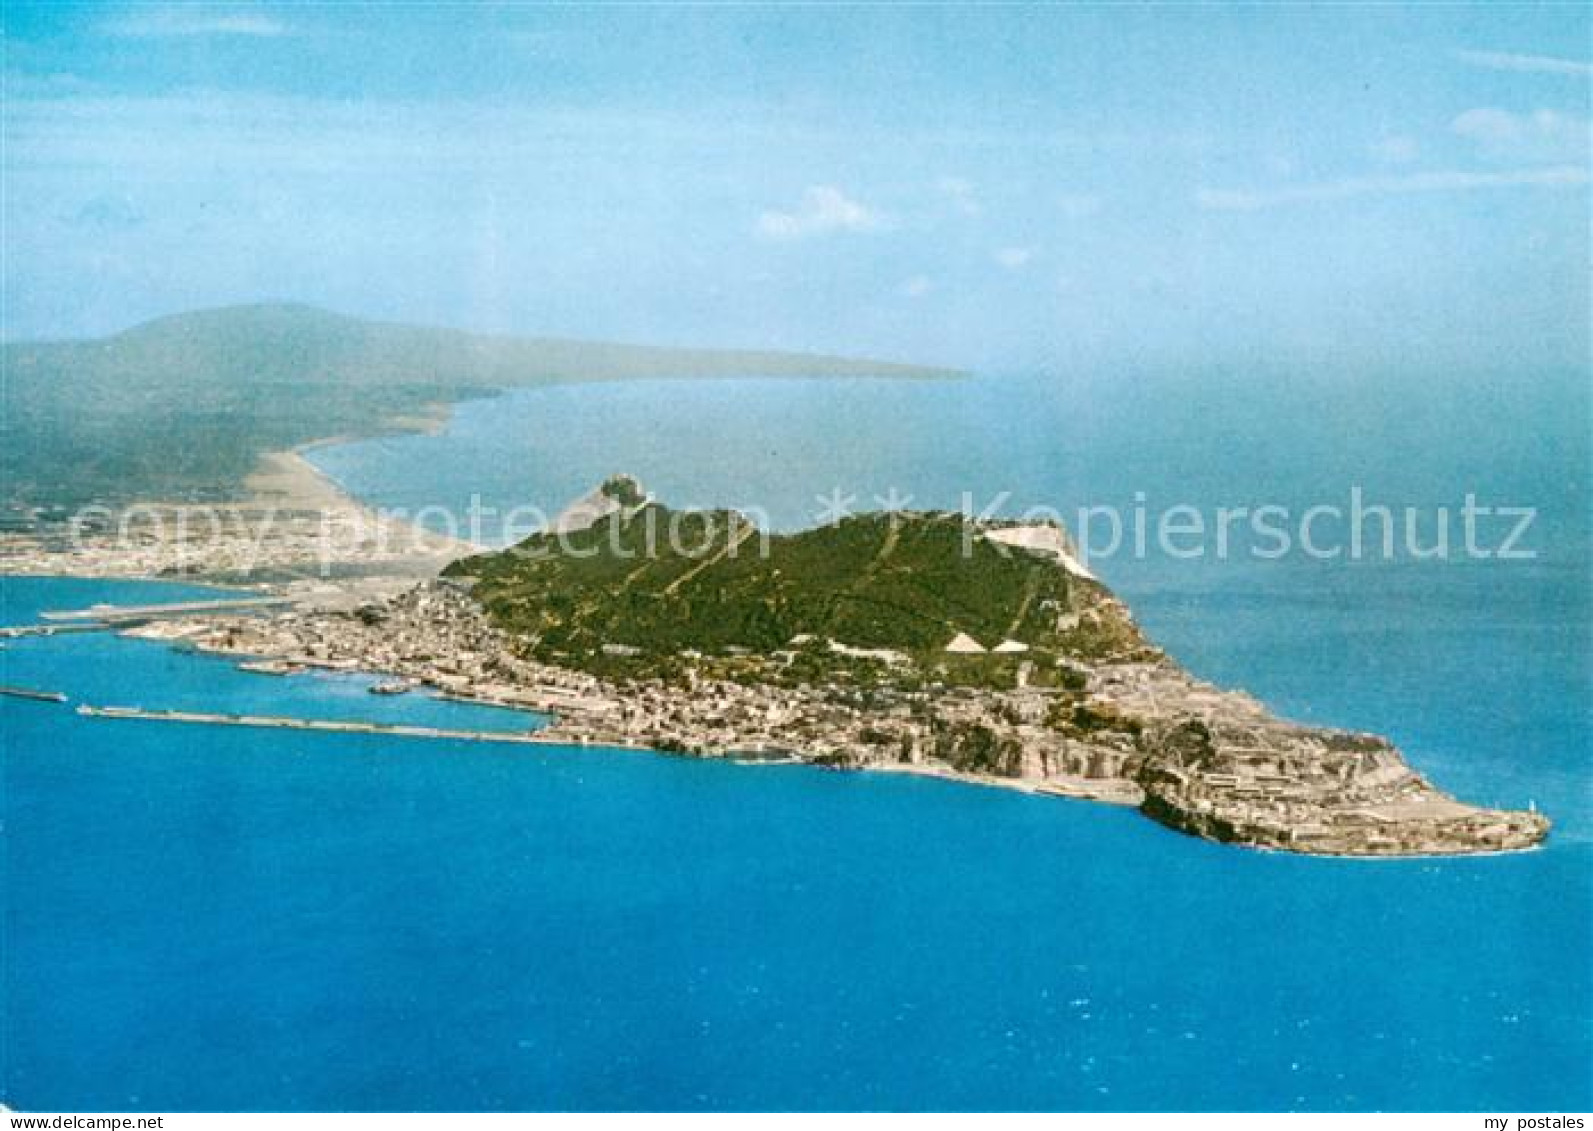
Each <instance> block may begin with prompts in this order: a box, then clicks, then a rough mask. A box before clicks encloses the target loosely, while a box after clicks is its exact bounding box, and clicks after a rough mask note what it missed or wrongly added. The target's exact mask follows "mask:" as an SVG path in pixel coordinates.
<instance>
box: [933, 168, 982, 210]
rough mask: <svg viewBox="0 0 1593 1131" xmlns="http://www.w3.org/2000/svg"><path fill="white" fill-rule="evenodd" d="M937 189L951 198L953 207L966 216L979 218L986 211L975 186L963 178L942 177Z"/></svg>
mask: <svg viewBox="0 0 1593 1131" xmlns="http://www.w3.org/2000/svg"><path fill="white" fill-rule="evenodd" d="M935 187H936V188H937V189H939V190H940V191H941V192H942V193H943V194H944V195H946V196H947V197H949V198H950V199H951V203H952V207H954V208H956V209H957V211H958V212H961V213H962V214H963V215H964V216H977V215H979V214H980V213H981V212H983V211H984V210H985V209H984V205H982V204H981V203H980V202H979V195H978V193H977V192H976V191H975V190H974V186H973V185H972V184H970V183H969V182H967V181H965V180H963V179H962V178H961V177H942V178H940V180H939V181H937V182H936V184H935Z"/></svg>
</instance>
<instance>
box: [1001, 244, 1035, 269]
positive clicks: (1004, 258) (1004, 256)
mask: <svg viewBox="0 0 1593 1131" xmlns="http://www.w3.org/2000/svg"><path fill="white" fill-rule="evenodd" d="M993 255H994V258H995V261H996V262H997V263H999V264H1001V266H1003V267H1005V268H1006V269H1007V270H1008V271H1016V270H1018V269H1019V268H1021V267H1027V266H1028V265H1029V261H1030V260H1031V259H1033V258H1034V248H1032V247H999V248H997V249H996V250H995V252H994V253H993Z"/></svg>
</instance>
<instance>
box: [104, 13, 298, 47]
mask: <svg viewBox="0 0 1593 1131" xmlns="http://www.w3.org/2000/svg"><path fill="white" fill-rule="evenodd" d="M100 30H101V31H103V32H105V33H106V34H108V35H115V36H121V37H124V38H132V39H155V38H168V37H188V36H206V35H239V36H251V37H254V38H257V39H269V38H275V37H277V36H281V35H288V34H289V28H288V26H287V25H286V24H284V23H282V22H281V21H280V20H278V19H275V18H273V17H272V16H268V15H266V14H265V13H263V12H251V11H246V10H237V9H218V8H202V7H178V6H170V7H163V8H147V9H141V10H135V11H133V12H130V13H129V14H127V15H125V16H118V17H116V18H115V19H110V20H106V21H105V22H104V23H102V24H101V25H100Z"/></svg>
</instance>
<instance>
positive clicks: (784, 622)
mask: <svg viewBox="0 0 1593 1131" xmlns="http://www.w3.org/2000/svg"><path fill="white" fill-rule="evenodd" d="M660 532H664V533H665V534H667V537H664V536H663V535H661V533H660ZM135 631H137V632H140V633H142V634H144V635H153V636H159V637H162V638H166V639H181V640H184V641H187V642H189V643H191V644H193V645H195V646H197V647H200V648H204V649H207V650H214V651H223V652H230V653H236V654H239V655H245V656H249V657H251V658H252V660H251V662H252V663H254V664H255V665H256V666H257V667H258V666H259V665H260V659H261V658H262V657H263V658H266V660H267V661H268V663H269V664H270V667H269V669H268V670H293V669H294V668H296V667H299V666H315V667H331V668H347V669H360V670H367V671H376V672H382V673H388V674H390V675H391V676H393V677H394V678H395V679H396V680H400V681H403V682H402V683H400V684H399V685H398V686H401V687H407V686H411V685H426V686H429V687H432V688H435V689H438V690H440V691H441V692H443V693H446V694H452V695H458V696H464V697H469V698H472V699H477V700H483V701H488V702H494V703H500V704H503V705H507V706H513V707H519V708H524V709H530V710H536V711H542V712H547V713H549V714H551V715H552V716H554V721H553V722H552V725H551V727H550V728H549V730H547V731H545V732H544V735H545V736H546V737H547V738H549V739H560V740H563V741H567V742H570V743H583V744H595V745H623V746H643V747H649V748H653V749H657V750H661V751H666V752H672V753H678V754H682V755H689V756H696V757H720V758H732V759H741V760H749V761H770V760H776V761H797V762H805V763H810V764H815V765H820V766H827V767H834V768H839V769H868V770H884V771H893V772H906V773H917V774H928V775H935V776H941V777H947V778H955V779H960V780H966V781H973V782H979V783H984V784H990V785H1000V786H1005V787H1009V788H1017V789H1023V790H1028V791H1031V792H1039V793H1051V794H1058V795H1063V796H1069V797H1080V798H1088V799H1093V800H1099V801H1106V802H1112V803H1117V804H1122V805H1130V806H1135V807H1137V808H1138V809H1139V810H1140V811H1141V812H1142V813H1144V814H1145V815H1146V816H1148V817H1150V818H1152V819H1154V820H1156V821H1158V822H1160V823H1162V824H1164V825H1166V826H1169V827H1171V828H1174V829H1178V830H1180V831H1183V832H1186V833H1190V834H1193V835H1196V836H1200V837H1205V838H1208V839H1211V840H1216V841H1223V842H1230V843H1235V844H1241V845H1248V846H1252V847H1257V848H1267V849H1279V850H1287V851H1294V852H1301V853H1313V854H1328V855H1344V856H1419V855H1435V854H1462V853H1480V852H1499V851H1510V850H1518V849H1525V848H1530V847H1532V846H1534V845H1536V844H1537V843H1539V842H1540V841H1541V840H1542V839H1543V838H1544V837H1545V836H1546V835H1547V833H1548V829H1549V822H1548V820H1547V819H1546V818H1545V817H1544V816H1543V815H1542V814H1539V813H1537V812H1530V811H1529V812H1523V811H1508V810H1496V809H1486V808H1479V807H1476V806H1472V805H1467V804H1464V803H1462V802H1460V801H1457V800H1455V799H1454V798H1452V797H1450V796H1449V795H1447V794H1445V793H1444V792H1442V791H1441V790H1440V789H1438V788H1437V787H1436V786H1434V785H1433V784H1432V783H1430V782H1428V781H1427V780H1426V779H1425V778H1424V777H1422V776H1421V775H1420V774H1418V773H1417V772H1416V771H1415V770H1413V769H1412V768H1411V767H1410V766H1409V765H1408V764H1407V763H1406V762H1405V760H1404V758H1403V757H1402V756H1401V754H1400V752H1399V751H1398V750H1397V749H1396V748H1395V747H1394V746H1393V745H1391V744H1390V743H1389V742H1388V741H1387V740H1386V739H1383V738H1381V737H1378V736H1376V735H1370V734H1360V733H1353V732H1348V731H1341V730H1333V729H1327V728H1320V727H1309V726H1304V725H1300V724H1297V723H1293V722H1289V721H1286V720H1282V719H1279V718H1277V717H1275V716H1273V715H1272V714H1270V713H1269V712H1268V711H1267V710H1266V709H1265V708H1264V707H1263V706H1262V705H1261V704H1260V703H1258V702H1257V701H1256V700H1254V699H1253V698H1251V697H1250V696H1247V695H1245V694H1243V693H1240V692H1235V691H1225V690H1221V689H1219V688H1216V687H1213V686H1211V685H1210V684H1207V683H1204V682H1202V681H1200V680H1197V679H1195V678H1194V677H1193V676H1191V675H1190V674H1189V673H1187V672H1186V671H1184V670H1183V669H1182V668H1181V667H1180V666H1179V665H1178V664H1177V663H1176V662H1175V661H1174V660H1172V659H1171V658H1170V657H1168V656H1167V655H1165V654H1164V653H1163V652H1162V651H1161V650H1160V649H1158V648H1157V647H1156V646H1155V645H1154V644H1152V643H1151V642H1150V641H1149V640H1147V639H1146V637H1145V636H1144V634H1143V633H1142V632H1141V631H1140V629H1139V627H1138V626H1137V625H1136V624H1135V622H1134V620H1133V618H1132V616H1131V615H1130V613H1129V610H1128V609H1127V608H1126V607H1125V606H1124V605H1123V603H1122V602H1121V601H1119V600H1118V599H1117V598H1116V597H1115V596H1114V595H1113V594H1112V593H1111V592H1110V591H1109V590H1108V589H1107V588H1106V587H1105V586H1104V585H1102V584H1101V583H1100V582H1099V581H1098V580H1096V579H1095V578H1094V577H1093V576H1091V575H1090V574H1089V573H1088V571H1087V570H1085V569H1084V568H1083V567H1082V566H1081V565H1080V564H1079V562H1078V560H1077V558H1076V556H1075V554H1074V552H1073V548H1072V546H1071V544H1070V543H1069V540H1068V538H1067V536H1066V534H1065V532H1064V531H1062V530H1061V529H1060V528H1059V527H1056V526H1054V525H1049V524H1029V525H1025V524H1020V523H1012V522H1000V521H995V522H988V521H983V522H982V521H976V520H973V519H970V518H967V517H965V516H962V515H957V514H947V513H934V512H928V513H925V512H915V513H890V514H875V515H862V516H858V517H855V518H851V519H847V520H845V521H842V522H840V523H838V524H835V525H833V526H828V527H823V528H819V529H815V530H809V531H804V532H801V533H798V534H789V535H774V534H769V533H768V532H765V531H761V530H759V529H758V528H756V527H755V526H753V525H752V524H751V523H750V522H748V521H747V520H746V519H745V518H743V517H742V516H740V515H737V514H735V513H734V512H728V511H673V510H670V509H669V508H667V507H665V506H662V505H661V504H659V503H657V502H656V501H654V500H653V499H651V498H650V497H649V496H648V495H647V493H646V492H645V490H644V489H643V488H642V487H641V486H640V484H638V483H636V482H635V481H634V480H631V479H628V478H626V477H623V476H620V477H615V478H614V479H611V480H609V481H608V482H607V483H605V484H604V485H603V486H602V487H600V488H599V489H598V490H596V491H594V492H593V493H592V494H591V495H589V496H587V497H586V498H584V499H582V500H580V501H579V502H578V503H577V504H575V505H573V506H572V507H571V508H570V509H569V510H568V511H566V513H565V515H564V516H562V517H561V518H560V519H559V520H557V521H556V522H555V523H553V524H551V525H550V527H549V529H548V530H547V531H546V532H544V533H542V534H539V535H536V536H534V537H532V538H530V539H527V540H526V541H525V542H523V543H521V544H519V545H518V546H515V547H512V548H510V549H509V550H505V551H502V552H498V553H490V554H477V555H474V556H470V557H465V558H461V559H459V560H457V561H455V562H454V563H453V564H452V565H450V566H449V567H448V568H447V569H446V570H445V571H444V573H443V576H442V577H440V578H438V579H434V580H427V581H423V582H421V583H419V584H413V585H407V586H404V587H399V588H396V589H393V590H390V591H388V592H386V593H384V594H380V595H375V596H369V597H362V598H361V599H359V600H350V601H344V602H342V603H341V604H340V605H338V604H329V603H326V602H321V603H316V602H309V603H306V604H305V605H304V606H303V607H300V608H297V609H295V610H293V611H290V612H285V613H279V614H275V615H268V616H221V617H217V616H200V617H195V618H189V619H186V620H182V621H176V622H164V623H160V624H152V625H149V626H146V627H144V628H142V629H137V630H135Z"/></svg>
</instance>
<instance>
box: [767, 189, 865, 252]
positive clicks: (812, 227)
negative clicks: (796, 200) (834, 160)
mask: <svg viewBox="0 0 1593 1131" xmlns="http://www.w3.org/2000/svg"><path fill="white" fill-rule="evenodd" d="M884 224H885V217H884V216H882V215H881V214H880V213H878V212H875V211H874V210H873V209H871V208H868V207H866V206H864V205H862V204H859V203H858V202H857V201H855V200H853V199H852V198H851V197H849V196H847V195H846V194H845V193H844V192H842V191H841V190H840V189H838V188H835V187H834V186H833V185H815V186H813V187H812V188H810V189H808V191H807V192H805V193H803V194H802V202H801V203H800V204H799V205H798V206H797V207H796V208H794V209H792V210H791V211H789V212H775V211H769V212H765V213H763V214H762V215H761V216H759V217H758V231H759V233H760V234H762V235H764V236H766V237H768V238H769V239H776V240H794V239H801V238H803V237H804V236H817V235H824V234H826V233H829V232H873V231H878V230H879V229H880V228H882V227H883V226H884Z"/></svg>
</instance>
